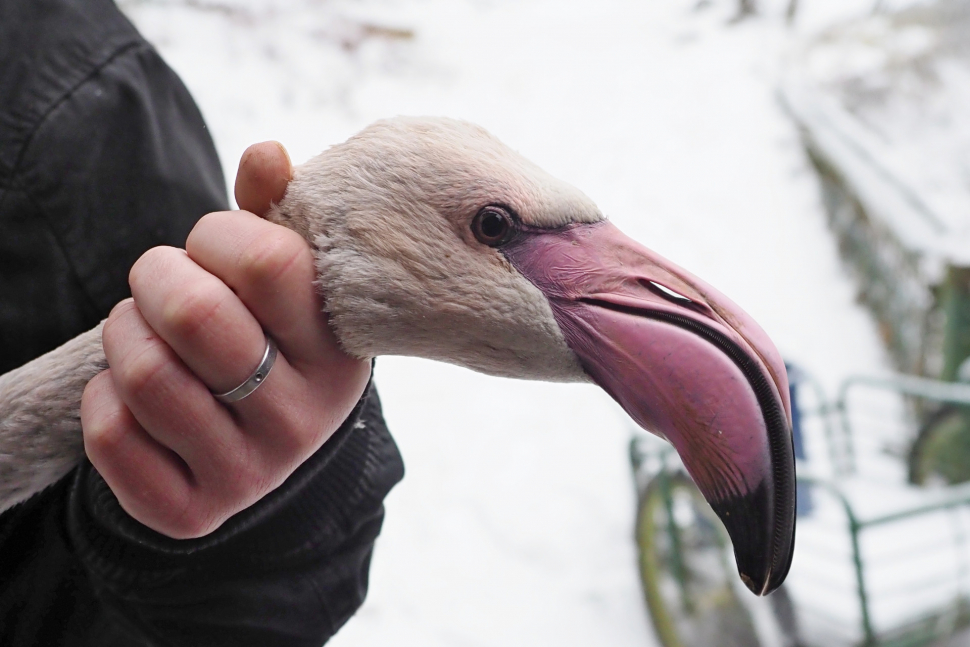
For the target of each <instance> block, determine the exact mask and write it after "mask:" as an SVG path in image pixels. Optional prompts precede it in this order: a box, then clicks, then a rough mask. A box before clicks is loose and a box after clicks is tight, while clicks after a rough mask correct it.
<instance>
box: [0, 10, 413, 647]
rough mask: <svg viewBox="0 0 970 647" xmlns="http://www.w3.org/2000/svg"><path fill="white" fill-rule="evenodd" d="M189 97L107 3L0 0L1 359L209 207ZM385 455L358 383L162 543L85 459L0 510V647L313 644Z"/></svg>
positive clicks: (380, 487) (75, 314) (363, 581)
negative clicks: (278, 482)
mask: <svg viewBox="0 0 970 647" xmlns="http://www.w3.org/2000/svg"><path fill="white" fill-rule="evenodd" d="M226 206H227V200H226V194H225V183H224V180H223V176H222V172H221V170H220V166H219V160H218V158H217V156H216V152H215V149H214V147H213V144H212V140H211V138H210V137H209V135H208V133H207V131H206V127H205V123H204V122H203V120H202V117H201V115H200V114H199V111H198V108H197V107H196V105H195V103H194V102H193V100H192V98H191V96H190V95H189V93H188V91H187V90H186V89H185V87H184V86H183V85H182V83H181V82H180V80H179V79H178V77H177V76H176V75H175V73H174V72H172V70H170V69H169V68H168V67H167V66H166V65H165V63H164V62H163V61H162V60H161V58H160V57H159V56H158V54H157V52H155V50H154V49H153V48H152V47H151V46H150V45H149V44H148V43H146V42H145V40H144V39H143V38H142V37H141V36H140V35H139V34H138V33H137V31H136V30H135V29H134V27H132V25H131V24H130V23H129V22H128V21H127V20H126V19H125V18H124V16H122V15H121V13H120V12H119V11H118V9H117V8H116V7H115V6H114V4H113V3H112V2H111V1H110V0H3V1H2V2H0V373H4V372H6V371H9V370H11V369H13V368H16V367H17V366H20V365H22V364H24V363H25V362H28V361H30V360H31V359H33V358H34V357H37V356H38V355H40V354H42V353H44V352H46V351H48V350H51V349H52V348H54V347H56V346H58V345H59V344H61V343H63V342H64V341H66V340H68V339H70V338H71V337H74V336H75V335H77V334H79V333H81V332H83V331H85V330H87V329H89V328H91V327H93V326H94V325H95V324H97V322H98V321H100V320H101V319H103V318H104V317H105V316H106V315H107V313H108V311H109V310H110V309H111V307H112V306H113V305H114V304H115V303H117V302H118V301H119V300H121V299H123V298H125V297H127V296H128V294H129V293H128V282H127V275H128V269H129V268H130V267H131V265H132V263H133V262H134V261H135V259H136V258H137V257H138V256H139V255H141V253H142V252H144V251H145V250H146V249H147V248H149V247H151V246H154V245H161V244H167V245H177V246H182V245H183V244H184V241H185V237H186V235H187V234H188V232H189V230H190V229H191V228H192V226H193V225H194V223H195V221H196V220H197V219H198V218H199V217H200V216H201V215H203V214H204V213H206V212H209V211H215V210H219V209H225V208H226ZM402 476H403V466H402V464H401V458H400V455H399V454H398V451H397V448H396V447H395V446H394V442H393V440H392V439H391V437H390V435H389V434H388V432H387V428H386V426H385V424H384V420H383V418H382V417H381V410H380V402H379V400H378V398H377V395H376V392H374V390H373V389H372V388H369V389H368V392H367V395H366V396H365V397H364V398H362V400H361V402H360V403H358V406H357V408H356V409H355V411H354V413H353V414H352V415H351V416H350V418H349V419H348V420H347V421H346V422H345V423H344V424H343V426H342V427H341V429H340V430H339V431H338V432H337V433H336V434H335V435H334V436H333V438H331V439H330V440H329V441H328V442H327V443H326V444H325V445H324V446H323V448H322V449H321V450H320V451H319V452H317V454H315V455H314V456H313V457H311V458H310V459H309V460H308V461H307V462H306V463H305V464H304V465H303V466H301V467H300V469H298V470H297V472H296V473H294V474H293V475H292V476H291V477H290V479H288V480H287V482H286V483H285V484H284V485H283V486H281V487H280V488H279V489H277V490H276V491H274V492H273V493H271V494H270V495H268V496H267V497H266V498H264V499H263V500H262V501H260V502H259V503H257V504H256V505H254V506H253V507H251V508H250V509H248V510H246V511H244V512H242V513H240V514H239V515H237V516H236V517H234V518H232V519H230V520H229V521H228V522H227V523H226V524H225V525H224V526H223V527H222V528H220V529H219V530H218V531H216V532H215V533H214V534H212V535H210V536H208V537H204V538H202V539H198V540H188V541H176V540H172V539H169V538H167V537H164V536H162V535H159V534H158V533H155V532H153V531H151V530H149V529H148V528H145V527H144V526H142V525H140V524H138V523H137V522H135V521H134V520H133V519H131V518H130V517H128V516H127V515H126V514H125V513H124V511H123V510H122V509H121V508H120V506H119V505H118V503H117V500H116V499H115V498H114V496H113V495H112V493H111V491H110V490H109V489H108V488H107V486H106V485H105V483H104V481H103V480H102V479H101V477H100V476H99V475H98V473H97V472H96V471H95V470H94V469H93V468H92V466H91V465H90V463H84V464H83V465H81V466H80V467H79V468H78V469H76V470H75V471H74V472H72V473H71V474H70V475H68V476H67V477H66V478H65V479H63V480H62V481H60V482H59V483H57V484H56V485H54V486H52V487H51V488H48V489H47V490H45V491H44V492H42V493H40V494H38V495H36V496H34V497H33V498H32V499H30V500H28V501H27V502H25V503H23V504H21V505H19V506H16V507H14V508H12V509H11V510H8V511H7V512H5V513H3V514H2V515H0V647H11V646H17V647H19V646H21V645H24V646H27V645H30V646H32V647H34V646H48V645H71V646H74V645H78V646H80V645H97V646H99V647H112V646H115V645H118V646H120V645H125V646H133V645H153V646H162V645H186V646H192V647H201V646H207V645H232V646H234V647H243V646H248V645H260V646H263V645H274V646H276V645H279V646H283V647H286V646H290V645H293V646H295V645H301V646H303V645H306V646H311V645H312V646H314V647H316V646H318V645H321V644H323V643H324V642H325V641H326V640H327V639H328V638H329V637H330V636H331V635H332V634H333V633H334V632H336V630H337V629H338V628H339V627H340V626H341V625H342V624H343V623H344V622H346V620H347V619H348V618H349V617H350V616H351V615H352V614H353V613H354V611H355V610H356V609H357V608H358V607H359V606H360V604H361V602H362V601H363V598H364V595H365V593H366V589H367V572H368V565H369V560H370V555H371V552H372V550H373V543H374V539H375V538H376V537H377V534H378V532H379V530H380V527H381V522H382V519H383V504H382V501H383V499H384V497H385V495H386V494H387V492H388V491H389V490H390V488H391V487H392V486H393V485H394V484H395V483H396V482H397V481H399V480H400V479H401V477H402Z"/></svg>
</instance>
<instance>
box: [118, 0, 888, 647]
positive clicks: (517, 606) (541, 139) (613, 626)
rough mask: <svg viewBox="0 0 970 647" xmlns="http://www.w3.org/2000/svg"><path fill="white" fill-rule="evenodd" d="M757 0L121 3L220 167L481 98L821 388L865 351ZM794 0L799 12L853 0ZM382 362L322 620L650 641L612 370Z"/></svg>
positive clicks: (564, 645) (777, 31)
mask: <svg viewBox="0 0 970 647" xmlns="http://www.w3.org/2000/svg"><path fill="white" fill-rule="evenodd" d="M767 4H768V5H769V7H770V9H771V12H772V14H771V15H770V16H768V17H765V18H759V19H756V20H751V21H746V22H743V23H741V24H738V25H728V24H727V23H728V19H729V18H730V17H731V15H732V14H733V11H734V5H733V4H732V3H729V2H727V0H719V1H717V2H708V3H706V4H705V3H702V5H704V6H702V7H701V8H699V9H698V8H697V7H696V5H697V2H696V0H663V1H661V0H650V1H643V0H638V1H633V0H627V1H623V0H597V1H596V2H593V1H581V0H357V1H351V0H330V1H326V0H293V1H292V2H284V1H282V0H280V1H278V2H271V1H270V0H224V1H222V0H212V1H211V2H210V1H209V0H184V2H183V1H172V2H163V1H161V0H148V1H145V0H143V1H141V2H138V1H137V0H129V2H127V3H125V5H124V8H125V10H126V11H127V12H128V14H129V15H130V16H131V17H132V19H133V20H134V21H135V23H136V24H137V25H138V27H139V28H140V29H142V31H143V32H144V33H145V34H146V36H147V37H148V38H149V39H150V40H151V41H152V42H154V43H156V45H157V46H158V47H159V49H160V51H161V52H162V54H163V55H164V56H165V57H166V59H167V60H168V61H169V63H170V64H171V65H172V66H173V67H174V68H175V69H176V70H177V71H178V72H179V73H180V74H181V75H182V77H183V79H184V80H185V82H186V84H187V85H188V86H189V88H190V90H191V91H192V92H193V94H194V95H195V96H196V98H197V100H198V101H199V104H200V105H201V107H202V110H203V113H204V114H205V116H206V119H207V120H208V123H209V125H210V128H211V130H212V133H213V135H214V138H215V141H216V144H217V146H218V149H219V152H220V154H221V155H222V157H223V160H224V164H225V166H226V172H227V176H228V177H229V178H230V179H231V178H232V176H233V174H234V169H235V165H236V160H238V158H239V154H240V153H241V152H242V151H243V149H244V148H245V147H246V145H248V144H250V143H252V142H256V141H260V140H265V139H278V140H279V141H281V142H283V143H284V144H285V145H286V146H287V147H288V148H289V150H290V151H291V153H292V155H293V158H294V160H296V161H301V160H303V159H306V158H307V157H309V156H311V155H313V154H315V153H316V152H319V151H320V150H322V149H323V148H325V147H326V146H327V145H329V144H331V143H335V142H338V141H340V140H342V139H344V138H346V137H347V136H348V135H350V134H352V133H353V132H355V131H356V130H358V129H359V128H361V127H363V126H365V125H366V124H367V123H369V122H371V121H373V120H375V119H377V118H380V117H385V116H391V115H396V114H443V115H449V116H454V117H461V118H465V119H469V120H472V121H476V122H479V123H481V124H482V125H484V126H486V127H487V128H489V129H490V130H492V131H493V132H494V133H495V134H497V135H498V136H499V137H501V138H502V139H504V140H505V141H506V142H507V143H509V144H511V145H512V146H513V147H515V148H517V149H519V150H520V151H522V152H523V153H524V154H525V155H526V156H528V157H530V158H532V159H533V160H534V161H536V162H538V163H539V164H540V165H542V166H544V167H546V168H547V169H548V170H549V171H551V172H552V173H554V174H555V175H558V176H560V177H562V178H564V179H566V180H569V181H571V182H572V183H574V184H576V185H577V186H579V187H581V188H582V189H583V190H584V191H585V192H586V193H587V194H588V195H590V196H591V197H592V198H593V199H595V200H596V201H597V202H598V203H599V204H600V206H601V207H602V209H603V210H604V211H605V212H606V213H607V214H609V215H610V217H611V218H612V219H613V221H614V222H615V223H616V224H617V225H618V226H619V227H620V228H621V229H623V230H624V231H626V232H627V233H628V234H630V235H632V236H633V237H635V238H637V239H639V240H640V241H642V242H643V243H645V244H646V245H647V246H649V247H651V248H653V249H655V250H657V251H659V252H660V253H662V254H664V255H666V256H668V257H669V258H671V259H672V260H674V261H675V262H677V263H679V264H681V265H683V266H685V267H687V268H688V269H690V270H691V271H692V272H694V273H696V274H698V275H700V276H701V277H703V278H705V279H706V280H708V281H710V282H711V283H713V284H715V285H716V286H718V287H719V288H720V289H721V290H723V291H724V292H725V293H726V294H728V295H730V297H731V298H732V299H734V300H735V301H737V302H738V303H739V304H741V305H742V306H743V307H744V308H745V309H747V310H748V311H749V312H750V313H751V314H752V315H753V316H754V317H755V319H757V320H758V321H759V322H760V323H761V324H762V325H763V326H764V328H765V329H766V330H767V331H768V333H769V334H770V335H771V336H772V338H773V339H774V340H775V342H776V343H777V345H778V346H779V348H780V349H781V350H782V352H783V353H784V354H785V355H786V356H787V357H788V358H790V359H792V360H794V361H796V362H799V363H800V364H802V365H803V366H804V367H805V368H807V369H808V370H810V371H812V372H814V373H816V374H817V375H819V376H820V377H821V379H822V380H823V382H824V383H825V384H826V386H828V387H829V388H830V389H831V388H833V387H834V384H835V383H836V381H837V380H838V379H839V378H840V377H842V376H843V375H845V374H847V373H850V372H880V371H885V370H886V368H885V366H886V365H885V359H884V354H883V351H882V350H881V348H880V346H879V343H878V338H877V334H876V332H875V330H874V327H873V325H872V323H871V322H870V320H869V318H868V317H867V315H866V313H865V312H863V311H862V309H861V308H860V307H859V306H857V305H856V304H855V302H854V288H853V286H852V285H851V284H850V283H849V280H848V278H847V276H846V274H845V273H844V272H843V271H842V269H841V268H840V265H839V262H838V259H837V256H836V252H835V246H834V243H833V242H832V240H831V239H830V237H829V235H828V232H827V231H826V227H825V219H824V215H823V213H822V206H821V203H820V198H819V195H818V190H817V186H816V181H815V178H814V176H813V174H812V171H811V169H810V167H809V165H808V163H807V161H806V160H805V158H804V156H803V153H802V150H801V147H800V145H799V141H798V136H797V133H796V131H795V129H794V128H793V126H792V125H791V123H790V122H789V120H788V119H787V118H786V116H785V115H784V113H783V112H782V110H781V109H780V108H779V106H778V102H777V100H776V95H775V87H776V81H777V78H778V76H779V67H780V65H781V61H782V60H783V57H784V52H785V51H786V49H787V48H788V46H789V44H790V43H791V41H792V39H793V32H792V31H791V30H788V29H787V28H785V27H784V25H783V22H782V20H781V18H780V17H779V14H780V13H781V10H782V8H783V7H781V6H778V7H776V6H774V5H772V4H771V3H767ZM775 4H779V3H775ZM802 4H803V5H805V7H804V8H805V14H804V15H803V16H801V17H800V21H799V23H798V25H797V27H796V30H795V31H801V32H804V31H806V30H811V29H815V28H817V27H818V26H819V25H822V24H825V21H830V20H831V19H832V17H833V14H834V13H839V12H842V13H845V14H851V13H852V12H858V11H861V10H862V9H863V8H866V7H868V6H870V4H871V3H870V2H861V0H860V1H859V2H856V1H854V0H851V1H850V0H844V1H843V0H824V1H823V0H817V1H816V2H811V1H806V2H803V3H802ZM377 380H378V383H379V386H380V389H381V394H382V397H383V399H384V403H385V411H386V415H387V419H388V421H389V423H390V426H391V428H392V431H393V432H394V434H395V437H396V438H397V440H398V442H399V444H400V446H401V449H402V452H403V454H404V458H405V462H406V465H407V470H408V474H407V477H406V478H405V480H404V482H403V483H402V484H401V485H399V486H398V487H397V488H396V489H395V490H394V491H393V492H392V493H391V495H390V496H389V497H388V500H387V509H388V515H387V521H386V524H385V527H384V532H383V534H382V536H381V538H380V540H379V543H378V547H377V552H376V555H375V558H374V563H373V568H372V581H371V590H370V596H369V598H368V601H367V603H366V604H365V606H364V608H363V609H362V610H361V611H360V612H359V613H358V614H357V616H356V617H355V618H354V619H352V620H351V621H350V623H349V624H348V625H347V626H346V628H345V629H344V630H343V631H342V633H341V634H340V635H339V636H338V637H337V638H336V639H335V640H334V641H333V643H332V644H334V645H336V646H337V647H354V646H358V645H361V646H362V645H395V646H407V645H421V646H422V647H435V646H448V647H465V646H479V645H502V646H510V647H512V646H517V645H523V646H526V645H528V646H533V645H557V646H561V647H568V646H571V645H575V646H580V645H582V646H584V647H585V646H588V645H611V646H612V647H626V646H630V647H632V646H642V645H651V644H655V643H654V640H655V639H654V637H653V634H652V632H651V630H650V627H649V621H648V619H647V617H646V612H645V608H644V605H643V602H642V598H641V593H640V589H639V585H638V581H637V574H636V569H635V553H634V548H633V544H632V541H631V535H632V522H633V514H634V496H633V491H632V485H631V480H630V474H629V466H628V464H627V459H626V443H627V440H628V438H629V436H630V428H629V426H628V424H629V423H628V422H627V420H626V419H625V418H624V416H623V414H622V412H621V411H620V410H619V409H618V407H616V406H614V405H613V403H612V402H611V401H610V400H609V398H608V397H607V396H605V395H604V394H603V393H601V392H600V391H598V390H597V389H596V388H594V387H591V386H562V385H547V384H531V383H522V382H514V381H503V380H499V379H495V378H488V377H483V376H480V375H477V374H474V373H471V372H469V371H465V370H462V369H457V368H453V367H450V366H445V365H441V364H434V363H430V362H425V361H420V360H414V359H406V358H382V359H380V360H379V361H378V368H377ZM795 559H796V560H797V559H798V557H797V554H796V558H795Z"/></svg>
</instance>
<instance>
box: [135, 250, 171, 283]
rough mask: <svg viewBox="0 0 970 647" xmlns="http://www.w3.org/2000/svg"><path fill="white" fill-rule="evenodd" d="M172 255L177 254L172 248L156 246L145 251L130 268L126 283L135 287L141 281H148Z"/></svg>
mask: <svg viewBox="0 0 970 647" xmlns="http://www.w3.org/2000/svg"><path fill="white" fill-rule="evenodd" d="M172 253H178V250H176V249H175V248H174V247H165V246H158V247H152V248H151V249H149V250H148V251H146V252H145V253H144V254H142V255H141V256H139V257H138V260H136V261H135V263H134V265H132V266H131V270H130V271H129V272H128V283H129V284H131V285H132V286H135V285H137V284H139V283H140V282H142V281H146V280H148V281H150V280H151V275H152V274H153V273H154V272H155V271H156V270H157V269H158V268H159V266H161V265H164V264H166V263H167V262H168V259H169V258H170V257H171V254H172Z"/></svg>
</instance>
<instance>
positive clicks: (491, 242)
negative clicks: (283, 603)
mask: <svg viewBox="0 0 970 647" xmlns="http://www.w3.org/2000/svg"><path fill="white" fill-rule="evenodd" d="M514 231H515V230H514V228H513V226H512V216H511V215H509V212H508V211H506V210H505V209H503V208H502V207H496V206H488V207H483V208H482V210H481V211H479V212H478V214H477V215H476V216H475V219H474V220H472V233H473V234H475V238H477V239H478V242H480V243H482V244H483V245H488V246H489V247H498V246H499V245H503V244H505V243H507V242H508V241H509V239H510V238H511V237H512V234H513V233H514Z"/></svg>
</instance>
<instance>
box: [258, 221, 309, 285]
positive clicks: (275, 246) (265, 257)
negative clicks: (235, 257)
mask: <svg viewBox="0 0 970 647" xmlns="http://www.w3.org/2000/svg"><path fill="white" fill-rule="evenodd" d="M307 262H310V263H312V260H311V258H310V256H309V249H308V248H307V246H306V243H305V242H304V240H303V239H302V238H301V237H300V236H299V234H297V233H295V232H293V231H290V230H289V229H286V228H284V227H277V226H274V227H273V229H272V230H270V231H268V232H267V234H266V235H265V236H263V237H261V238H260V239H259V241H258V242H255V243H253V244H251V245H248V246H247V247H246V248H245V249H244V250H243V251H242V253H241V256H240V266H241V268H242V271H243V272H244V274H245V276H246V278H247V279H248V280H249V281H251V282H253V283H256V284H257V285H260V284H271V283H275V282H277V281H279V280H281V279H282V278H283V277H285V276H286V275H287V274H288V273H289V272H290V271H291V270H292V269H293V268H296V267H299V266H301V265H302V264H303V263H307Z"/></svg>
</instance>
